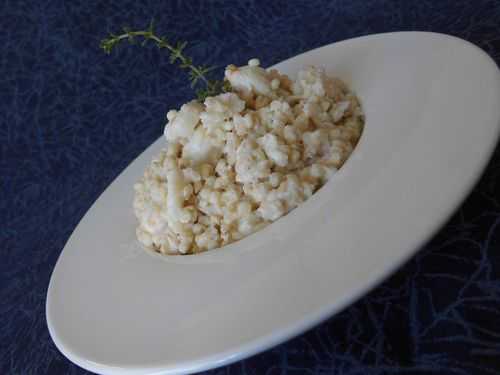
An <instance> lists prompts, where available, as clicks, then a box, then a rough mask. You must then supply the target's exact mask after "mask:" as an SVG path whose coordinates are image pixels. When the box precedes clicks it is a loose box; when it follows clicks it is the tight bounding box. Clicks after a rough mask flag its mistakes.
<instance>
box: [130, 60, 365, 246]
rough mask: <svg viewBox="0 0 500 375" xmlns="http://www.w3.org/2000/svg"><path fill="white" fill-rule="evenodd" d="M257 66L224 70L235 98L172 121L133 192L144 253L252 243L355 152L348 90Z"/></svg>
mask: <svg viewBox="0 0 500 375" xmlns="http://www.w3.org/2000/svg"><path fill="white" fill-rule="evenodd" d="M259 65H260V64H259V61H258V60H257V59H252V60H250V61H249V62H248V65H247V66H243V67H236V66H234V65H230V66H228V67H227V68H226V70H225V79H226V80H227V81H228V82H229V83H230V84H231V92H226V93H223V94H220V95H217V96H213V97H208V98H207V99H205V101H204V102H203V103H200V102H198V101H192V102H189V103H187V104H184V105H183V106H182V107H181V108H180V110H172V111H170V112H168V114H167V119H168V123H167V125H166V126H165V138H166V147H165V148H164V149H163V150H162V151H161V152H160V153H159V155H157V156H156V157H155V158H154V159H153V161H152V162H151V164H150V166H149V167H148V168H147V169H146V171H145V173H144V176H143V178H142V179H141V180H140V181H139V182H138V183H137V184H135V186H134V188H135V198H134V211H135V214H136V216H137V219H138V226H137V231H136V233H137V238H138V240H139V241H140V242H141V243H142V244H143V245H144V246H146V247H147V248H150V249H153V250H155V251H157V252H159V253H162V254H193V253H199V252H202V251H206V250H210V249H214V248H218V247H221V246H224V245H227V244H229V243H231V242H234V241H237V240H239V239H241V238H243V237H245V236H248V235H249V234H251V233H253V232H255V231H257V230H259V229H261V228H263V227H265V226H266V225H268V224H270V223H272V222H273V221H275V220H277V219H279V218H280V217H281V216H283V215H286V214H287V213H288V212H290V210H293V209H294V208H295V207H297V206H298V205H299V204H301V203H302V202H304V201H305V200H306V199H308V198H309V197H310V196H311V195H312V194H314V193H315V192H316V191H317V190H318V189H319V188H320V187H321V186H322V185H323V184H324V183H325V182H326V181H327V180H328V179H329V178H330V177H331V176H332V175H333V174H334V173H335V172H336V171H337V170H338V169H339V168H340V167H341V166H342V164H343V163H344V162H345V160H346V159H347V158H348V157H349V155H350V154H351V152H352V150H353V148H354V147H355V146H356V143H357V142H358V140H359V137H360V135H361V132H362V130H363V125H364V116H363V111H362V109H361V107H360V103H359V101H358V99H357V98H356V96H355V94H354V93H353V92H351V91H350V90H349V88H348V87H347V86H346V84H345V83H343V82H342V81H341V80H339V79H337V78H334V77H330V76H328V75H327V74H326V73H325V72H324V71H323V70H321V69H318V68H315V67H308V68H306V69H304V70H302V71H300V72H299V73H298V76H297V78H296V80H295V81H292V80H291V79H290V78H288V77H287V76H286V75H283V74H280V73H279V72H278V71H277V70H274V69H271V70H265V69H263V68H262V67H260V66H259Z"/></svg>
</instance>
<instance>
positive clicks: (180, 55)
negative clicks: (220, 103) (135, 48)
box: [100, 22, 231, 101]
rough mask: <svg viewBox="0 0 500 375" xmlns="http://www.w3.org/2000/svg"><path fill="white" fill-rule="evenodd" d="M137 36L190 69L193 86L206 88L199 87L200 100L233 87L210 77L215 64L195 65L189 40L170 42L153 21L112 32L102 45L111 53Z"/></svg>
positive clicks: (134, 39)
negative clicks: (187, 51)
mask: <svg viewBox="0 0 500 375" xmlns="http://www.w3.org/2000/svg"><path fill="white" fill-rule="evenodd" d="M137 38H142V39H143V41H142V43H141V45H143V46H144V45H145V44H146V43H147V42H148V41H151V42H153V43H155V44H156V46H157V47H158V48H159V49H167V50H168V51H169V52H170V58H169V61H170V63H171V64H178V66H179V67H180V68H181V69H185V70H187V71H188V77H189V80H190V82H191V87H192V88H196V87H197V86H199V84H200V83H202V84H203V85H204V88H198V90H197V91H196V94H197V97H198V100H200V101H203V100H204V99H205V98H206V97H207V96H213V95H217V94H220V93H222V92H226V91H229V90H230V89H231V87H230V85H229V82H227V81H222V80H216V79H210V78H208V75H207V74H208V73H210V72H211V71H212V70H214V69H215V67H213V66H205V65H198V66H197V65H194V64H193V60H192V59H191V58H190V57H188V56H186V55H185V54H184V50H185V49H186V46H187V42H177V43H175V44H173V43H170V42H169V41H168V39H167V38H166V37H160V36H157V35H156V34H155V31H154V24H153V22H151V23H150V24H149V27H148V29H147V30H131V29H129V28H127V27H124V28H123V33H121V34H118V35H116V34H110V35H109V37H108V38H105V39H103V40H101V44H100V47H101V48H102V49H103V50H104V52H105V53H107V54H110V53H111V51H112V50H113V49H114V48H115V47H116V46H117V45H118V44H119V43H121V42H122V41H128V42H130V43H131V44H134V43H135V42H136V39H137Z"/></svg>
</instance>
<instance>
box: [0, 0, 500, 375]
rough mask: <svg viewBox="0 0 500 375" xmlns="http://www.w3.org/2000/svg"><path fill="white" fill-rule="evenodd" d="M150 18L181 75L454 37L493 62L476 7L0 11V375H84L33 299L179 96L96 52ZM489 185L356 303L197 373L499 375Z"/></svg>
mask: <svg viewBox="0 0 500 375" xmlns="http://www.w3.org/2000/svg"><path fill="white" fill-rule="evenodd" d="M153 17H154V18H155V20H156V23H157V25H158V28H159V31H160V32H161V33H162V34H165V35H169V36H170V37H171V38H173V39H182V40H187V41H190V42H191V43H190V47H189V53H190V54H191V55H192V56H193V57H194V59H195V61H199V62H206V63H209V64H215V65H218V66H221V67H222V66H225V65H226V64H228V63H235V64H244V63H245V62H246V61H247V60H248V59H249V58H252V57H259V58H260V59H261V61H262V63H263V64H264V65H265V66H268V65H272V64H274V63H276V62H279V61H280V60H283V59H286V58H288V57H291V56H294V55H296V54H298V53H300V52H304V51H307V50H309V49H311V48H314V47H319V46H322V45H324V44H328V43H331V42H335V41H338V40H342V39H346V38H351V37H356V36H361V35H366V34H371V33H380V32H386V31H395V30H430V31H437V32H443V33H449V34H452V35H456V36H459V37H461V38H464V39H467V40H469V41H471V42H473V43H475V44H477V45H478V46H480V47H481V48H483V49H485V50H486V51H487V52H488V53H489V54H490V55H491V56H492V57H493V58H494V59H496V61H497V62H499V61H500V2H499V1H491V0H481V1H469V0H461V1H458V0H457V1H453V0H451V1H433V0H420V1H387V0H386V1H382V0H380V1H375V0H335V1H300V2H299V1H270V0H268V1H255V0H247V1H241V2H230V1H228V2H224V1H211V2H208V1H199V2H191V1H180V0H179V1H164V2H163V4H160V2H159V1H122V2H116V3H108V2H105V1H57V0H52V1H32V2H27V1H9V0H2V1H0V150H1V153H0V256H1V258H0V271H1V274H0V374H84V373H86V372H85V371H83V370H82V369H80V368H78V367H77V366H75V365H73V364H72V363H70V362H69V361H68V360H66V359H65V358H64V357H63V356H62V355H61V354H60V353H59V352H58V351H57V349H56V348H55V346H54V344H53V343H52V341H51V339H50V337H49V334H48V331H47V326H46V322H45V297H46V291H47V285H48V282H49V277H50V274H51V272H52V269H53V267H54V264H55V262H56V260H57V257H58V256H59V253H60V252H61V250H62V248H63V246H64V244H65V242H66V240H67V239H68V237H69V235H70V234H71V232H72V231H73V229H74V228H75V226H76V225H77V223H78V221H79V220H80V219H81V218H82V216H83V215H84V213H85V212H86V211H87V209H88V208H89V207H90V206H91V204H92V203H93V202H94V200H95V199H96V198H97V197H98V196H99V194H100V193H101V192H102V191H103V190H104V188H105V187H106V186H107V185H108V184H109V183H110V182H111V181H112V180H113V179H114V178H115V177H116V176H117V175H118V173H119V172H120V171H121V170H122V169H123V168H124V167H125V166H127V165H128V164H129V162H130V161H131V160H132V159H134V158H135V157H136V156H137V155H138V154H139V153H140V152H141V151H142V150H143V149H145V148H146V146H148V145H149V144H150V143H151V142H152V141H154V140H155V139H156V138H157V137H158V136H159V135H160V134H161V132H162V129H163V126H164V123H165V120H164V116H165V113H166V112H167V110H168V109H169V108H175V107H178V106H179V105H180V104H181V103H183V102H184V101H186V100H188V99H189V98H190V97H191V95H192V91H191V89H190V88H189V85H188V84H187V81H186V78H185V76H184V75H183V74H179V73H178V70H176V69H175V68H173V67H172V66H171V65H169V63H168V61H167V60H168V59H167V58H166V56H165V55H164V53H162V52H159V51H158V50H156V49H152V48H149V49H148V48H141V47H140V46H133V47H130V46H127V47H123V48H119V49H118V51H116V52H115V53H113V54H112V55H111V56H105V55H104V54H103V52H102V51H101V50H99V48H98V45H99V40H100V39H101V38H102V37H103V36H105V35H106V34H107V32H109V31H115V30H119V28H120V27H121V26H123V25H129V26H133V27H145V26H147V24H148V22H149V20H150V19H151V18H153ZM221 72H222V69H219V71H218V73H219V74H221ZM499 104H500V103H499ZM470 126H475V124H473V123H472V124H470ZM463 152H465V153H466V152H467V150H463ZM499 173H500V154H499V152H497V153H496V155H495V156H494V158H493V160H492V161H491V162H490V165H489V168H488V170H487V172H486V174H485V175H484V176H483V178H482V180H481V182H480V183H479V185H478V186H476V188H475V190H474V191H473V193H472V194H471V195H470V196H469V198H468V199H467V201H466V202H465V203H464V204H463V205H462V206H461V207H460V209H459V210H458V211H457V212H456V213H455V214H454V216H453V217H452V218H451V220H450V221H449V222H448V224H447V225H446V226H445V227H444V228H443V229H442V230H441V231H440V232H439V233H438V234H437V235H436V236H435V237H434V239H433V240H432V241H431V242H430V243H428V244H427V245H426V246H425V247H424V248H423V249H422V250H421V251H420V252H419V253H418V255H416V256H415V257H414V258H413V259H412V260H411V261H410V262H409V263H408V264H406V265H405V266H404V267H403V268H402V269H401V270H399V272H397V273H396V274H395V275H394V276H393V277H391V278H390V279H389V280H387V281H386V282H385V283H384V284H382V285H381V286H379V287H378V288H376V289H375V290H373V291H372V292H371V293H370V294H369V295H367V296H366V297H364V298H363V299H361V300H360V301H358V302H357V303H355V304H354V305H352V306H351V307H349V308H347V309H345V310H344V311H343V312H341V313H339V314H337V315H336V316H335V317H333V318H331V319H330V320H328V321H327V322H325V323H323V324H321V325H320V326H318V327H316V328H314V329H312V330H310V331H309V332H307V333H305V334H303V335H302V336H300V337H297V338H295V339H293V340H291V341H289V342H287V343H285V344H283V345H280V346H279V347H277V348H274V349H271V350H268V351H266V352H264V353H262V354H259V355H256V356H254V357H252V358H250V359H247V360H245V361H242V362H239V363H236V364H233V365H231V366H228V367H226V368H222V369H217V370H213V371H211V372H210V373H211V374H343V375H345V374H389V373H391V374H392V373H405V374H431V373H432V374H433V373H440V374H464V375H465V374H485V375H486V374H498V373H500V255H499V254H500V188H499V186H498V185H499V183H498V179H499V177H500V175H499ZM409 214H411V213H409ZM89 277H92V275H89Z"/></svg>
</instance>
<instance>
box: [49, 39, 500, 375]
mask: <svg viewBox="0 0 500 375" xmlns="http://www.w3.org/2000/svg"><path fill="white" fill-rule="evenodd" d="M309 64H312V65H316V66H323V67H325V68H326V69H327V71H328V72H330V73H333V74H335V75H337V76H339V77H341V78H342V79H344V80H346V81H347V83H348V84H349V85H351V87H352V88H353V89H354V90H355V91H356V92H357V93H358V95H359V96H360V98H361V101H362V104H363V107H364V110H365V113H366V127H365V131H364V133H363V135H362V137H361V140H360V143H359V144H358V146H357V148H356V150H355V151H354V153H353V154H352V156H351V158H350V159H349V160H348V161H347V163H346V164H345V165H344V167H343V168H342V169H341V170H340V171H339V172H338V173H337V174H336V175H335V176H334V177H333V178H332V179H331V180H330V181H329V182H328V183H327V184H326V185H325V186H324V187H323V188H322V189H321V190H320V191H319V192H318V193H316V194H315V195H314V196H313V197H312V198H311V199H309V200H308V201H307V202H305V203H304V204H303V205H301V206H300V207H298V208H297V209H295V210H294V211H292V212H291V213H290V214H289V215H287V216H286V217H284V218H281V219H280V220H279V221H277V222H276V223H274V224H273V225H270V226H269V227H267V228H265V229H264V230H262V231H261V232H258V233H257V234H255V235H252V236H250V237H247V238H245V239H244V240H242V241H240V242H237V243H234V244H232V245H229V246H227V247H225V248H222V249H220V250H214V251H210V252H207V253H205V254H201V255H196V256H187V257H169V258H165V257H161V256H155V255H152V254H148V253H147V252H145V251H143V250H142V249H141V248H140V246H139V245H138V244H137V243H136V241H135V235H134V229H135V219H134V215H133V212H132V209H131V206H132V198H133V189H132V185H133V184H134V182H135V181H137V180H138V179H139V178H140V177H141V175H142V173H143V170H144V168H145V167H146V166H147V165H148V164H149V162H150V159H151V158H152V156H153V155H154V154H156V153H157V152H158V151H159V150H160V149H161V148H162V147H163V146H164V141H163V139H159V140H158V141H157V142H155V143H154V144H153V145H152V146H151V147H149V148H148V149H147V150H146V151H145V152H144V153H143V154H142V155H141V156H140V157H139V158H137V159H136V160H135V161H134V162H133V163H132V164H131V165H130V166H129V167H128V168H127V169H126V170H125V171H124V172H123V173H122V174H121V175H120V176H119V177H118V178H117V179H116V180H115V181H114V182H113V183H112V184H111V185H110V186H109V187H108V188H107V189H106V191H105V192H104V193H103V194H102V195H101V197H100V198H99V199H98V200H97V201H96V202H95V204H94V205H93V206H92V208H91V209H90V210H89V211H88V213H87V214H86V215H85V217H84V218H83V219H82V221H81V222H80V224H79V225H78V227H77V228H76V230H75V231H74V233H73V234H72V236H71V238H70V239H69V241H68V243H67V244H66V247H65V248H64V251H63V252H62V254H61V256H60V258H59V260H58V262H57V264H56V267H55V270H54V273H53V274H52V279H51V281H50V285H49V290H48V295H47V323H48V327H49V331H50V334H51V336H52V338H53V340H54V342H55V344H56V345H57V347H58V348H59V350H61V352H62V353H63V354H64V355H65V356H67V357H68V358H69V359H70V360H71V361H73V362H75V363H76V364H78V365H79V366H81V367H83V368H85V369H88V370H90V371H94V372H97V373H102V374H151V373H154V374H171V373H179V372H180V373H184V372H193V371H200V370H203V369H208V368H211V367H216V366H221V365H225V364H228V363H230V362H233V361H236V360H239V359H242V358H244V357H247V356H250V355H252V354H255V353H257V352H259V351H262V350H265V349H267V348H269V347H271V346H273V345H276V344H278V343H280V342H282V341H285V340H287V339H289V338H291V337H292V336H295V335H297V334H299V333H301V332H303V331H305V330H306V329H308V328H310V327H311V326H313V325H315V324H317V323H319V322H320V321H322V320H324V319H326V318H328V317H329V316H331V315H332V314H333V313H335V312H336V311H338V310H339V309H341V308H343V307H345V306H346V305H347V304H349V303H350V302H352V301H353V300H354V299H355V298H358V297H359V296H360V295H361V294H363V293H365V292H366V291H367V290H368V289H370V288H372V287H373V286H375V285H376V284H377V283H378V282H380V281H381V280H382V279H383V278H384V277H386V276H388V275H389V274H390V273H391V272H392V271H394V270H395V269H396V267H398V266H399V265H400V264H401V263H402V262H403V261H405V260H407V259H408V258H409V257H410V256H411V255H412V254H414V252H415V251H416V250H417V249H418V248H419V246H421V245H422V244H423V243H424V242H425V241H426V240H428V239H429V237H430V236H431V235H432V234H433V233H434V232H435V231H436V230H437V229H438V228H439V227H440V226H441V225H442V224H443V223H444V221H445V220H446V219H447V218H448V217H449V215H450V214H451V213H452V212H453V210H454V209H455V208H456V207H457V205H458V204H459V203H460V202H461V201H462V200H463V199H464V198H465V197H466V195H467V194H468V192H469V191H470V190H471V188H472V187H473V185H474V183H475V182H476V181H477V179H478V178H479V176H480V174H481V172H482V170H483V168H484V166H485V165H486V163H487V161H488V159H489V157H490V155H491V153H492V151H493V148H494V146H495V144H496V141H497V137H498V134H499V119H500V113H499V109H498V108H499V103H500V81H499V71H498V68H497V66H496V65H495V63H494V62H493V61H492V60H491V59H490V58H489V57H488V56H487V55H486V54H485V53H484V52H483V51H481V50H480V49H478V48H477V47H475V46H473V45H471V44H470V43H468V42H465V41H463V40H460V39H457V38H454V37H450V36H446V35H440V34H433V33H419V32H403V33H390V34H381V35H372V36H367V37H362V38H356V39H352V40H347V41H343V42H340V43H335V44H332V45H328V46H325V47H322V48H319V49H315V50H313V51H310V52H307V53H304V54H302V55H300V56H297V57H294V58H292V59H289V60H287V61H285V62H283V63H281V64H278V65H277V66H276V68H278V69H279V70H281V71H282V72H285V73H288V74H290V75H291V76H295V74H296V73H297V71H298V70H299V69H300V68H301V67H303V66H304V65H309Z"/></svg>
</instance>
